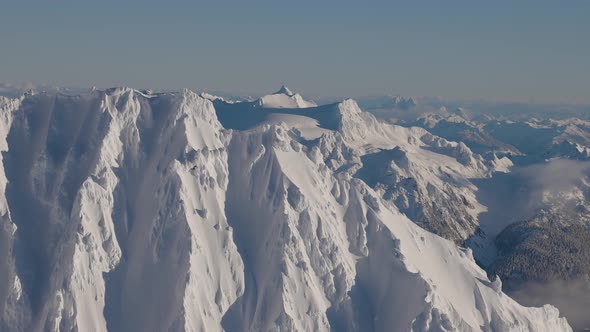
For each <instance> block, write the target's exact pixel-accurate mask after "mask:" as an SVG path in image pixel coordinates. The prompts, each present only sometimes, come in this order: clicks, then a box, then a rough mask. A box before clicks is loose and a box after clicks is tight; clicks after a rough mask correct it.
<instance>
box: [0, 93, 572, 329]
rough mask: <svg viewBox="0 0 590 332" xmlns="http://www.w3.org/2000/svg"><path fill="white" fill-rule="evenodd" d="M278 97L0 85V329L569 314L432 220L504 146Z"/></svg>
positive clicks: (509, 324) (465, 213) (379, 325)
mask: <svg viewBox="0 0 590 332" xmlns="http://www.w3.org/2000/svg"><path fill="white" fill-rule="evenodd" d="M277 95H279V96H280V97H277V98H274V97H271V99H270V100H269V99H268V98H267V99H266V102H264V97H263V98H261V99H260V100H261V101H262V102H257V104H258V105H261V106H263V107H259V108H256V107H253V105H254V104H253V103H251V102H244V103H228V102H225V101H223V100H221V99H215V100H214V101H213V102H212V101H210V100H208V99H205V98H203V97H200V96H198V95H197V94H195V93H193V92H191V91H188V90H184V91H181V92H178V93H147V92H146V93H142V92H139V91H136V90H133V89H128V88H116V89H109V90H106V91H98V90H95V91H90V92H88V93H84V94H79V95H64V94H56V93H41V94H33V95H27V96H23V97H20V98H17V99H9V98H3V97H0V149H1V150H2V159H1V161H2V163H1V167H0V215H1V217H0V222H1V227H0V250H1V252H0V255H2V257H5V259H4V260H2V262H1V263H0V314H1V315H2V316H0V330H2V331H4V330H6V331H75V330H78V331H106V330H109V331H166V330H170V331H219V330H222V329H224V330H227V331H258V330H262V331H308V330H319V331H325V330H344V331H371V330H375V331H409V330H412V331H570V330H571V328H570V327H569V325H568V323H567V321H566V320H565V319H564V318H561V317H560V316H559V312H558V310H557V309H555V308H554V307H552V306H550V305H545V306H543V307H538V308H526V307H523V306H521V305H519V304H518V303H516V302H515V301H514V300H512V299H511V298H510V297H508V296H507V295H505V294H504V293H502V287H501V281H500V280H499V279H494V280H493V281H492V280H490V279H488V277H487V275H486V273H485V272H484V271H483V270H482V269H481V268H480V267H478V266H477V264H476V263H475V261H474V259H473V256H472V254H471V250H470V249H464V248H460V247H458V246H457V245H456V244H455V243H454V242H453V241H450V240H447V239H444V238H442V237H440V236H438V235H436V234H433V233H432V232H429V231H428V230H430V231H434V232H437V233H439V234H440V235H442V236H445V237H447V238H450V239H451V240H455V241H458V240H459V239H465V238H466V237H467V236H469V235H471V234H472V233H473V231H474V230H475V228H476V226H477V223H476V220H475V218H474V216H477V214H478V213H479V212H478V211H480V210H481V209H482V207H481V206H480V205H479V203H478V202H477V201H476V200H475V190H476V188H475V186H474V185H473V183H472V182H471V180H470V179H472V178H485V177H488V176H489V175H491V173H493V172H494V171H505V170H507V168H508V167H509V166H510V161H509V160H507V159H499V158H493V159H484V158H482V157H481V156H479V155H477V154H475V153H473V152H472V151H471V150H470V149H469V148H468V147H467V146H466V145H465V144H463V143H455V142H451V141H447V140H446V139H443V138H440V137H437V136H434V135H432V134H430V133H429V132H428V131H426V130H425V129H421V128H404V127H400V126H394V125H389V124H385V123H382V122H379V121H377V119H376V118H375V117H374V116H372V115H371V114H368V113H365V112H363V111H361V110H360V109H359V108H358V105H357V104H356V103H355V102H354V101H353V100H345V101H343V102H340V103H336V104H331V105H324V106H318V107H315V106H314V105H311V104H303V103H300V102H298V101H297V100H298V98H294V97H295V96H297V95H293V94H292V93H291V92H289V91H288V90H287V89H281V91H279V92H278V93H277V94H274V95H271V96H277ZM283 96H287V99H289V100H291V101H292V102H293V103H291V102H288V103H286V99H285V97H283ZM279 99H280V100H279ZM277 100H278V101H277ZM301 100H303V99H302V98H301ZM265 103H266V104H265ZM264 105H266V106H264ZM312 106H314V107H312ZM304 107H305V108H304ZM443 203H444V204H443ZM400 210H401V211H400ZM421 211H422V212H421ZM424 211H428V212H424ZM419 225H420V226H422V227H420V226H419ZM424 228H425V229H424Z"/></svg>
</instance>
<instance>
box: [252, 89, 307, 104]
mask: <svg viewBox="0 0 590 332" xmlns="http://www.w3.org/2000/svg"><path fill="white" fill-rule="evenodd" d="M254 103H255V105H256V106H257V107H261V108H307V107H315V106H317V104H316V103H314V102H313V101H309V100H305V99H303V97H302V96H301V95H300V94H298V93H293V92H291V90H289V88H288V87H286V86H284V85H283V86H281V88H280V89H279V90H278V91H277V92H275V93H273V94H270V95H265V96H262V97H260V98H259V99H258V100H256V101H255V102H254Z"/></svg>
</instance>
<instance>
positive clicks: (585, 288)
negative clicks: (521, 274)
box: [510, 279, 590, 330]
mask: <svg viewBox="0 0 590 332" xmlns="http://www.w3.org/2000/svg"><path fill="white" fill-rule="evenodd" d="M510 296H512V297H513V298H514V299H515V300H517V301H518V302H519V303H521V304H523V305H526V306H537V307H538V306H542V305H544V304H545V303H551V304H552V305H554V306H556V307H557V308H558V309H559V310H560V312H561V314H562V315H563V316H565V317H567V320H568V322H569V323H570V324H571V325H572V327H573V328H574V329H576V330H584V329H590V315H588V308H590V282H589V281H588V280H584V279H577V280H570V281H563V280H560V281H553V282H550V283H544V284H541V283H533V282H531V283H527V284H525V285H524V286H523V287H521V288H520V289H519V290H518V291H515V292H511V293H510Z"/></svg>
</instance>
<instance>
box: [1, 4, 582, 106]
mask: <svg viewBox="0 0 590 332" xmlns="http://www.w3.org/2000/svg"><path fill="white" fill-rule="evenodd" d="M0 42H1V46H0V81H3V82H8V83H23V82H35V83H44V84H52V85H60V86H99V87H107V86H115V85H127V86H132V87H136V88H144V87H148V88H171V89H176V88H181V87H188V88H193V89H206V90H210V91H226V92H233V93H254V94H255V93H262V92H267V91H272V90H275V89H276V88H277V87H278V86H279V85H280V84H282V83H285V84H287V85H289V86H290V87H291V88H292V89H293V90H297V91H299V92H302V93H304V94H312V95H316V96H317V95H320V96H346V95H351V96H358V95H376V94H385V93H395V94H402V95H408V96H409V95H412V96H443V97H447V98H486V99H503V100H534V101H539V102H540V101H563V100H570V101H571V100H574V101H578V102H590V1H588V0H571V1H569V0H568V1H566V0H564V1H557V0H554V1H545V0H537V1H528V0H519V1H514V0H512V1H472V0H465V1H463V0H461V1H459V0H458V1H453V0H449V1H440V0H437V1H426V0H424V1H409V0H408V1H359V0H357V1H349V0H343V1H321V0H319V1H308V0H301V1H279V0H275V1H255V0H251V1H247V0H242V1H229V0H228V1H207V2H201V1H151V0H147V1H112V0H106V1H83V0H82V1H80V0H78V1H63V0H53V1H47V0H43V1H27V0H20V1H13V0H1V4H0Z"/></svg>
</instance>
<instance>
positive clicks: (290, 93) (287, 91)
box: [273, 85, 294, 97]
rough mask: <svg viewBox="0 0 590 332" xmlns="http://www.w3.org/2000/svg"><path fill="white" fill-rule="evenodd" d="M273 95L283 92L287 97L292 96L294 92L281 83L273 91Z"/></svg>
mask: <svg viewBox="0 0 590 332" xmlns="http://www.w3.org/2000/svg"><path fill="white" fill-rule="evenodd" d="M273 94H274V95H279V94H283V95H287V96H289V97H291V96H293V95H294V93H293V92H292V91H291V90H289V88H288V87H287V86H285V85H281V88H280V89H279V91H277V92H275V93H273Z"/></svg>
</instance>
